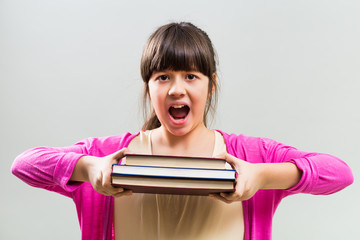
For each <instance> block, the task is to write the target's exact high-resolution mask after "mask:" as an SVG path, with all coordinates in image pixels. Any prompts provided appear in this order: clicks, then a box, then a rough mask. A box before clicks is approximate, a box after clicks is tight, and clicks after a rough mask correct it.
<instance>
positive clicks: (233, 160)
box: [224, 153, 240, 168]
mask: <svg viewBox="0 0 360 240" xmlns="http://www.w3.org/2000/svg"><path fill="white" fill-rule="evenodd" d="M224 157H225V158H224V159H225V160H226V161H227V162H228V163H229V164H230V165H231V166H233V167H234V168H235V166H236V164H237V162H238V161H239V160H240V159H238V158H236V157H234V156H233V155H231V154H229V153H226V154H225V156H224Z"/></svg>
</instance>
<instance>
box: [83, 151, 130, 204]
mask: <svg viewBox="0 0 360 240" xmlns="http://www.w3.org/2000/svg"><path fill="white" fill-rule="evenodd" d="M126 153H129V150H128V149H127V148H123V149H121V150H120V151H117V152H115V153H113V154H110V155H108V156H105V157H101V158H99V157H95V158H94V157H91V158H92V159H91V160H90V161H89V162H91V163H90V164H88V165H87V166H88V168H87V169H88V171H87V173H88V174H87V175H88V180H89V181H90V183H91V185H92V186H93V188H94V189H95V191H97V192H98V193H101V194H103V195H106V196H114V197H120V196H124V195H130V194H131V193H132V192H131V191H130V190H124V189H123V188H119V187H113V186H112V185H111V170H112V165H113V164H117V163H119V161H120V160H121V158H123V157H124V156H125V154H126Z"/></svg>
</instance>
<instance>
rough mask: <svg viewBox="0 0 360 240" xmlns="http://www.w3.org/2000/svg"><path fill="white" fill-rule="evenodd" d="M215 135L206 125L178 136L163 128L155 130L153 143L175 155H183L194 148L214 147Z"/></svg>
mask: <svg viewBox="0 0 360 240" xmlns="http://www.w3.org/2000/svg"><path fill="white" fill-rule="evenodd" d="M213 139H214V133H213V131H212V130H210V129H208V128H206V127H205V125H201V126H198V127H197V128H195V129H193V130H191V131H190V132H188V133H186V134H184V135H181V136H176V135H173V134H171V133H170V132H169V131H167V129H166V128H164V127H163V126H161V127H159V128H157V129H155V130H154V131H153V134H152V141H153V143H154V144H155V145H157V146H162V148H163V147H166V148H168V149H169V150H170V149H171V151H173V152H174V153H175V154H178V155H183V154H186V153H188V152H189V150H190V151H191V150H193V149H194V148H199V147H200V148H202V146H211V147H212V146H213Z"/></svg>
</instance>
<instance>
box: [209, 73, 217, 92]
mask: <svg viewBox="0 0 360 240" xmlns="http://www.w3.org/2000/svg"><path fill="white" fill-rule="evenodd" d="M212 79H213V82H212V89H211V93H210V92H209V96H208V97H211V96H212V95H213V94H214V92H215V90H216V86H217V75H216V73H213V75H212ZM209 81H210V80H209Z"/></svg>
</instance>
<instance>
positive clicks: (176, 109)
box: [169, 104, 190, 120]
mask: <svg viewBox="0 0 360 240" xmlns="http://www.w3.org/2000/svg"><path fill="white" fill-rule="evenodd" d="M189 111H190V108H189V107H188V106H187V105H184V104H177V105H172V106H171V107H170V108H169V113H170V116H171V117H172V118H173V119H175V120H179V119H184V118H186V116H187V115H188V114H189Z"/></svg>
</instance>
